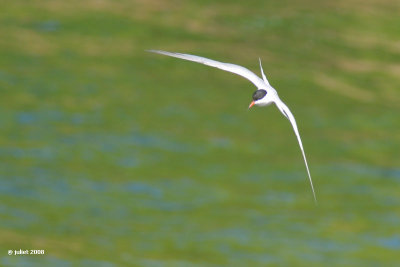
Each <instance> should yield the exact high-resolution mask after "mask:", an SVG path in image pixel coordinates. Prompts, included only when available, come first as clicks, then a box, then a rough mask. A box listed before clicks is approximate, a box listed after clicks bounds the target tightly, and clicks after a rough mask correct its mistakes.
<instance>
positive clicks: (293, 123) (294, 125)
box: [275, 98, 317, 203]
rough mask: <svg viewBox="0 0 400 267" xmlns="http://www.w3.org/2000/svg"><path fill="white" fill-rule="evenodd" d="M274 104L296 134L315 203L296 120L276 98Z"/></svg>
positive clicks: (315, 198) (315, 199)
mask: <svg viewBox="0 0 400 267" xmlns="http://www.w3.org/2000/svg"><path fill="white" fill-rule="evenodd" d="M275 104H276V106H277V107H278V109H279V110H280V111H281V112H282V114H283V115H285V117H286V118H288V120H289V121H290V123H291V124H292V127H293V130H294V133H295V134H296V137H297V141H298V142H299V145H300V149H301V153H302V154H303V158H304V163H305V164H306V168H307V173H308V179H309V180H310V184H311V189H312V192H313V196H314V201H315V203H317V197H316V196H315V191H314V186H313V182H312V179H311V174H310V170H309V169H308V164H307V159H306V154H305V153H304V148H303V144H302V142H301V138H300V134H299V130H298V129H297V124H296V120H295V118H294V116H293V114H292V112H290V109H289V108H288V107H287V106H286V105H285V103H283V102H282V100H280V99H279V98H278V99H277V100H276V101H275Z"/></svg>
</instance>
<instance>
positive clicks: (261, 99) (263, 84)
mask: <svg viewBox="0 0 400 267" xmlns="http://www.w3.org/2000/svg"><path fill="white" fill-rule="evenodd" d="M147 51H148V52H152V53H157V54H161V55H166V56H170V57H176V58H180V59H184V60H189V61H194V62H197V63H201V64H204V65H208V66H211V67H215V68H218V69H221V70H225V71H228V72H232V73H235V74H237V75H240V76H242V77H244V78H246V79H248V80H249V81H250V82H252V83H253V84H254V85H255V86H256V87H257V90H256V91H255V92H254V93H253V101H251V103H250V105H249V108H251V107H252V106H267V105H270V104H272V103H275V105H276V106H277V108H278V109H279V110H280V111H281V112H282V114H283V115H284V116H285V117H286V118H287V119H288V120H289V121H290V123H291V124H292V127H293V130H294V133H295V134H296V137H297V141H298V142H299V146H300V149H301V153H302V155H303V159H304V163H305V165H306V169H307V174H308V179H309V180H310V184H311V190H312V193H313V196H314V202H315V203H317V197H316V196H315V191H314V186H313V182H312V179H311V174H310V170H309V169H308V164H307V159H306V154H305V153H304V148H303V144H302V142H301V138H300V134H299V130H298V129H297V124H296V120H295V118H294V116H293V114H292V112H290V110H289V108H288V107H287V106H286V105H285V103H283V102H282V100H281V99H280V98H279V96H278V93H277V92H276V90H275V89H274V88H273V87H272V86H271V85H270V84H269V82H268V80H267V77H266V76H265V74H264V71H263V68H262V65H261V59H259V61H260V69H261V75H262V79H261V78H260V77H258V76H257V75H256V74H254V73H253V72H251V71H250V70H248V69H246V68H244V67H242V66H239V65H235V64H231V63H224V62H219V61H216V60H212V59H208V58H205V57H200V56H195V55H189V54H181V53H172V52H167V51H161V50H147Z"/></svg>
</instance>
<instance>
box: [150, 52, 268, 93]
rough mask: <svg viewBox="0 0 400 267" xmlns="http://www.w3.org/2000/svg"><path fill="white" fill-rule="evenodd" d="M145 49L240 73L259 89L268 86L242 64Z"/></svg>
mask: <svg viewBox="0 0 400 267" xmlns="http://www.w3.org/2000/svg"><path fill="white" fill-rule="evenodd" d="M147 51H148V52H153V53H158V54H162V55H166V56H170V57H176V58H181V59H185V60H189V61H194V62H198V63H201V64H204V65H208V66H211V67H215V68H218V69H221V70H225V71H229V72H232V73H235V74H237V75H240V76H242V77H244V78H246V79H248V80H249V81H250V82H252V83H253V84H254V85H255V86H256V87H257V88H258V89H261V88H262V89H267V88H268V87H269V86H266V84H265V83H264V81H263V80H262V79H261V78H259V77H258V76H257V75H255V74H254V73H253V72H251V71H250V70H248V69H246V68H244V67H242V66H239V65H235V64H230V63H224V62H219V61H215V60H212V59H208V58H205V57H199V56H194V55H189V54H181V53H171V52H166V51H161V50H147ZM268 85H269V84H268Z"/></svg>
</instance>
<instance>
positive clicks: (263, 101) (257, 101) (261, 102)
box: [249, 89, 273, 108]
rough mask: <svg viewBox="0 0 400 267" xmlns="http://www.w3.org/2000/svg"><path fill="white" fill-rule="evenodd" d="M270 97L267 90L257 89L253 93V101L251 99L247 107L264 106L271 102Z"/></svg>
mask: <svg viewBox="0 0 400 267" xmlns="http://www.w3.org/2000/svg"><path fill="white" fill-rule="evenodd" d="M272 102H273V101H272V98H271V97H270V96H269V95H268V93H267V90H264V89H258V90H257V91H255V92H254V93H253V101H251V103H250V105H249V108H251V107H252V106H254V105H256V106H266V105H269V104H271V103H272Z"/></svg>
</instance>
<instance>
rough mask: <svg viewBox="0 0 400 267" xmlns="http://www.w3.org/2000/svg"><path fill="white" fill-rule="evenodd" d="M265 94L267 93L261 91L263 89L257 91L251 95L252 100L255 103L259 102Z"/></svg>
mask: <svg viewBox="0 0 400 267" xmlns="http://www.w3.org/2000/svg"><path fill="white" fill-rule="evenodd" d="M266 94H267V91H265V90H263V89H259V90H257V91H255V92H254V94H253V100H254V101H257V100H260V99H261V98H263V97H264V96H265V95H266Z"/></svg>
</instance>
